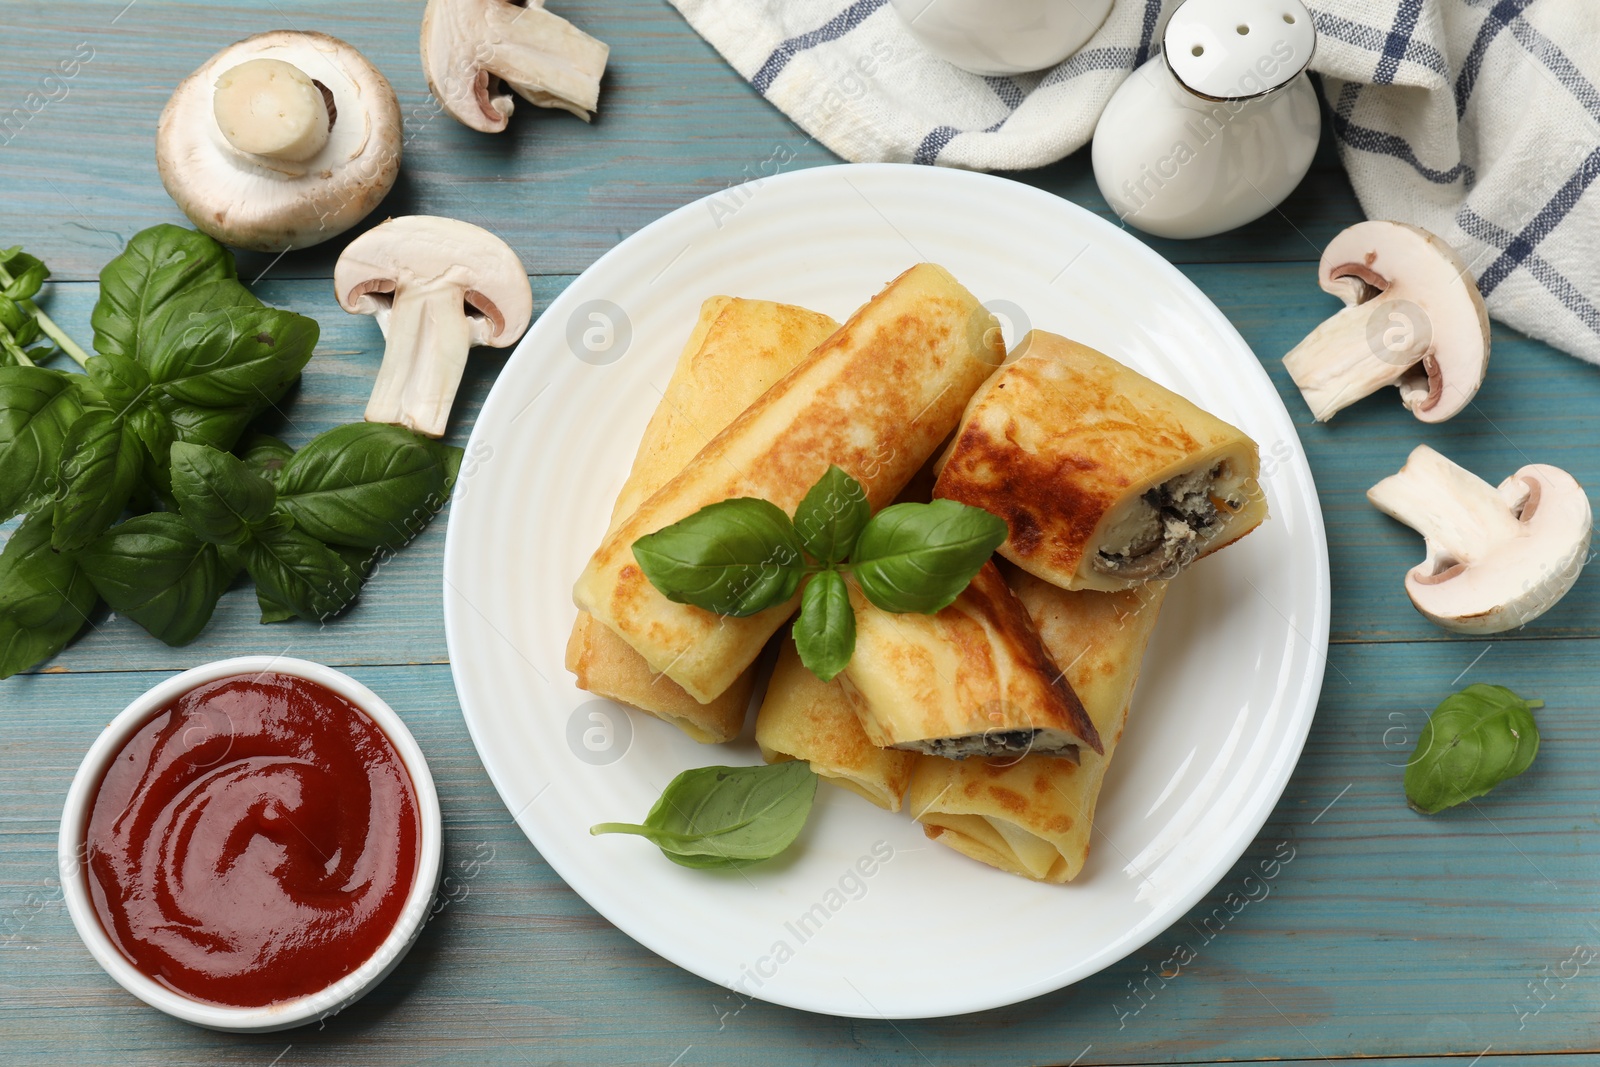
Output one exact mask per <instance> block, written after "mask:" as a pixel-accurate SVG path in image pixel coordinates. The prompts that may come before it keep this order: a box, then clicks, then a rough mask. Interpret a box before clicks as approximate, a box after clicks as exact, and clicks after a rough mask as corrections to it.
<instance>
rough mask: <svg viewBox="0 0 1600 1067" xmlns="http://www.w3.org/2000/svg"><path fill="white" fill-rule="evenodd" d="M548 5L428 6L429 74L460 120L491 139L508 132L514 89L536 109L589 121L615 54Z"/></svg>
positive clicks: (425, 49) (440, 0) (497, 0)
mask: <svg viewBox="0 0 1600 1067" xmlns="http://www.w3.org/2000/svg"><path fill="white" fill-rule="evenodd" d="M543 4H544V0H527V4H526V6H521V5H518V4H514V3H509V2H508V0H428V7H427V10H426V11H424V12H423V14H422V72H423V73H424V74H425V75H427V78H428V88H429V89H431V90H432V91H433V95H434V96H435V97H436V98H437V99H438V101H439V104H440V105H441V106H442V107H443V108H444V109H445V110H446V111H448V112H449V113H450V114H451V116H452V117H454V118H455V119H456V120H457V121H458V122H461V123H463V124H465V125H467V126H471V127H472V128H473V129H475V130H482V131H483V132H484V133H499V132H500V131H501V130H503V129H505V128H506V119H507V118H509V117H510V115H511V109H512V107H513V101H512V99H511V93H508V92H506V88H507V87H509V88H510V89H511V90H512V91H513V92H515V93H516V94H517V95H518V96H520V97H522V98H523V99H524V100H526V101H528V103H530V104H533V105H534V106H535V107H555V108H561V109H562V110H565V111H570V112H572V113H573V114H574V115H576V116H578V117H579V118H580V119H582V120H583V121H585V122H588V121H589V117H590V116H591V115H592V114H593V113H594V110H595V108H596V106H597V105H598V102H599V99H600V76H601V75H602V74H604V73H605V70H606V59H607V57H608V56H609V55H610V54H611V48H610V46H609V45H607V44H606V43H605V42H604V41H599V40H596V39H595V38H593V37H590V36H589V35H588V34H587V33H584V32H583V31H582V30H580V29H578V27H576V26H574V25H573V24H572V23H570V22H568V21H567V20H566V19H564V18H561V17H560V16H559V15H552V14H551V13H550V12H548V11H546V10H545V9H544V7H543Z"/></svg>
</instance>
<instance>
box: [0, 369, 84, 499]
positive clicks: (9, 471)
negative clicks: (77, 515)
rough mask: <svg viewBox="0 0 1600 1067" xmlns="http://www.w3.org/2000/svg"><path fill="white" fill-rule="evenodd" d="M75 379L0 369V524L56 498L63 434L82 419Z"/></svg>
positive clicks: (45, 372) (42, 371)
mask: <svg viewBox="0 0 1600 1067" xmlns="http://www.w3.org/2000/svg"><path fill="white" fill-rule="evenodd" d="M73 377H76V375H66V374H62V373H61V372H59V371H53V370H46V369H45V368H43V367H0V522H4V521H5V520H6V519H9V518H11V517H12V516H14V515H16V514H17V513H19V512H22V511H33V510H35V509H37V508H39V507H41V506H42V505H43V504H44V502H45V501H47V500H49V499H50V498H52V497H54V496H55V495H56V486H57V482H56V478H57V475H58V472H59V469H60V466H61V457H62V454H63V452H64V451H65V447H64V446H65V445H66V440H67V432H68V431H69V430H70V429H71V428H72V424H73V423H74V422H76V421H77V420H78V416H79V415H81V414H83V403H82V401H81V400H80V398H79V395H78V391H77V389H75V388H74V386H73V382H72V378H73Z"/></svg>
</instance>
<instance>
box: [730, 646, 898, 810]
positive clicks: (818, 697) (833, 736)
mask: <svg viewBox="0 0 1600 1067" xmlns="http://www.w3.org/2000/svg"><path fill="white" fill-rule="evenodd" d="M756 744H757V745H759V746H761V755H762V756H763V757H765V758H766V761H767V762H768V763H778V762H780V761H782V760H786V759H800V760H805V761H806V762H807V763H810V764H811V769H812V770H814V771H816V772H817V773H818V774H820V775H822V776H823V777H824V778H827V779H830V780H832V781H833V782H836V783H837V784H839V785H842V786H844V787H845V788H846V789H849V790H850V791H852V792H854V793H858V794H860V795H861V796H864V797H866V798H867V799H868V800H870V801H872V802H873V803H874V804H876V805H878V807H880V808H887V809H888V810H890V811H899V810H900V800H901V798H902V797H904V796H905V792H906V784H907V783H908V782H909V781H910V780H911V768H912V766H913V765H914V764H915V763H916V760H917V755H916V753H914V752H902V751H900V750H899V749H893V748H879V747H878V746H877V745H874V744H873V743H872V742H871V741H868V740H867V735H866V732H865V731H864V730H862V729H861V721H860V720H859V719H857V718H856V712H855V707H854V706H853V705H852V704H851V703H850V697H849V696H848V695H846V693H845V691H844V686H843V684H842V683H841V682H840V681H839V680H838V679H837V678H835V679H834V680H833V681H831V682H824V681H823V680H822V679H821V678H818V677H817V676H816V675H814V674H812V673H811V672H810V671H809V670H807V669H806V666H805V665H804V664H803V663H801V662H800V654H799V653H798V652H796V651H795V647H794V640H793V639H792V638H788V637H785V638H784V640H783V644H782V646H781V648H780V649H779V651H778V662H777V664H776V666H774V667H773V669H772V680H771V681H770V682H769V683H768V684H767V694H766V696H765V697H764V698H763V699H762V701H761V710H760V711H759V712H757V713H756Z"/></svg>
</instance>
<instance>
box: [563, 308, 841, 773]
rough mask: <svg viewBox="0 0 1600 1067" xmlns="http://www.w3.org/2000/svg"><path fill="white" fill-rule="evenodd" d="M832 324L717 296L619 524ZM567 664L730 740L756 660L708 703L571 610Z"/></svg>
mask: <svg viewBox="0 0 1600 1067" xmlns="http://www.w3.org/2000/svg"><path fill="white" fill-rule="evenodd" d="M838 328H839V324H838V323H837V322H835V321H834V320H833V319H831V318H829V317H828V316H827V315H822V314H819V313H817V312H815V311H808V310H806V309H805V308H800V307H793V306H791V305H788V304H775V303H772V302H770V301H766V300H739V299H735V298H732V297H726V296H714V297H711V298H710V299H709V300H707V301H706V302H705V303H704V304H702V305H701V307H700V318H699V320H698V321H697V322H696V323H695V327H694V331H693V332H692V333H691V334H690V335H689V340H688V341H687V342H686V343H685V344H684V346H683V352H682V354H681V355H679V357H678V365H677V366H676V367H675V368H674V369H673V371H672V377H671V378H670V379H669V380H668V381H667V387H666V389H665V390H663V391H662V394H661V403H660V404H659V405H658V406H657V407H656V410H655V414H654V415H652V416H651V417H650V423H649V425H647V426H646V427H645V430H644V437H643V439H642V440H640V442H639V451H638V454H637V455H635V457H634V460H633V469H632V470H631V471H629V472H628V478H627V480H626V481H625V482H623V483H622V491H621V492H620V493H618V494H617V502H616V505H615V506H614V507H613V508H612V509H611V526H610V528H611V529H613V530H614V529H616V528H617V527H618V526H619V525H621V524H622V522H623V520H625V519H627V518H628V517H629V516H630V515H632V514H633V513H634V511H636V510H637V509H638V507H639V505H640V504H642V503H643V502H644V501H645V500H646V499H647V498H649V496H650V495H651V494H652V493H654V492H655V491H656V490H657V489H660V488H661V487H662V486H663V485H665V484H666V483H667V482H668V481H669V480H671V478H672V476H673V475H675V474H677V473H678V472H679V471H681V470H682V469H683V468H684V465H685V464H687V463H688V462H689V461H690V460H691V459H693V458H694V456H695V453H697V452H699V451H700V449H701V448H703V447H705V445H706V444H707V443H709V442H710V440H711V438H712V437H714V436H716V435H717V434H718V433H720V432H721V431H722V430H723V428H725V427H726V426H727V425H728V423H730V422H732V421H733V420H734V418H735V417H736V416H737V415H738V414H739V413H740V412H741V411H743V410H744V409H745V408H747V407H749V406H750V405H751V404H752V403H753V402H754V401H755V399H756V398H757V397H759V396H760V395H761V394H762V393H764V392H766V391H767V389H768V387H770V386H771V385H772V384H773V383H775V382H776V381H777V380H778V379H779V378H782V377H783V376H784V375H785V374H787V373H788V372H789V371H790V370H792V369H793V368H794V367H795V365H796V364H798V363H799V362H800V361H801V360H802V359H804V358H805V357H806V356H807V355H808V354H809V353H810V352H811V350H812V349H813V348H815V347H816V346H817V345H819V344H821V343H822V342H823V341H824V340H826V339H827V337H828V335H829V334H831V333H833V331H834V330H836V329H838ZM567 670H569V671H571V672H572V673H573V674H574V675H576V676H577V680H578V688H580V689H586V690H588V691H589V692H591V693H594V694H596V695H598V696H603V697H607V698H609V699H611V700H618V701H621V702H622V703H624V704H631V705H633V706H634V707H636V708H639V709H641V710H643V711H648V712H650V713H651V714H652V715H657V716H659V717H661V718H663V719H665V720H667V721H668V722H670V723H673V724H674V725H676V726H678V727H680V728H681V729H682V730H683V731H684V732H685V733H687V734H688V735H689V736H690V737H693V738H694V739H695V740H696V741H702V742H713V741H730V740H732V739H733V738H734V737H736V736H738V734H739V730H740V729H741V728H742V727H743V725H744V716H745V711H746V709H747V708H748V707H749V704H750V694H751V692H752V690H753V689H754V685H755V682H754V669H753V668H747V669H746V670H745V672H744V673H743V674H741V675H740V676H739V677H738V679H737V680H736V681H735V682H734V683H733V684H732V685H731V686H729V687H728V688H727V689H726V690H724V691H723V693H722V694H721V695H720V696H718V697H717V698H716V699H715V700H713V701H711V702H710V703H708V704H702V703H701V702H700V701H698V700H696V699H694V698H693V697H691V696H690V695H689V694H688V693H686V692H684V691H683V687H681V686H680V685H678V683H676V682H674V681H673V680H672V679H670V678H667V677H666V676H665V675H662V674H658V673H657V672H655V671H653V670H651V669H650V665H649V664H647V663H646V662H645V661H644V659H643V658H642V657H641V656H640V655H639V653H637V652H635V651H634V650H633V649H632V648H631V647H630V646H629V645H628V643H627V642H626V641H624V640H622V638H620V637H618V636H617V635H616V634H615V633H613V632H612V631H610V630H608V629H606V628H605V627H604V626H601V625H599V624H598V623H596V622H595V621H594V619H593V617H591V616H590V615H589V613H588V612H586V611H580V612H579V613H578V618H577V621H576V622H574V623H573V625H572V637H571V638H570V639H569V640H568V642H567Z"/></svg>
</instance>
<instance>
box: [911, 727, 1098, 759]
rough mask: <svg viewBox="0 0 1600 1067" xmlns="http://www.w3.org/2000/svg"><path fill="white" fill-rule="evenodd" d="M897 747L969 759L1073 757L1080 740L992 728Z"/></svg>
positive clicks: (1041, 732) (1061, 735) (1033, 732)
mask: <svg viewBox="0 0 1600 1067" xmlns="http://www.w3.org/2000/svg"><path fill="white" fill-rule="evenodd" d="M895 747H896V748H899V749H905V750H907V751H911V752H922V753H926V754H927V755H929V756H943V757H944V758H945V759H966V758H967V757H968V756H1026V755H1028V754H1029V753H1032V754H1034V755H1039V756H1072V757H1074V758H1075V757H1076V756H1077V754H1078V745H1077V742H1075V741H1072V740H1070V739H1069V738H1068V737H1067V736H1066V735H1065V734H1061V733H1058V732H1056V731H1051V732H1050V733H1048V734H1047V733H1045V731H1043V730H1027V729H1021V730H989V731H987V732H985V733H981V734H966V735H964V736H962V737H930V738H927V739H926V740H922V741H907V742H905V743H904V744H900V745H896V746H895Z"/></svg>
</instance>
